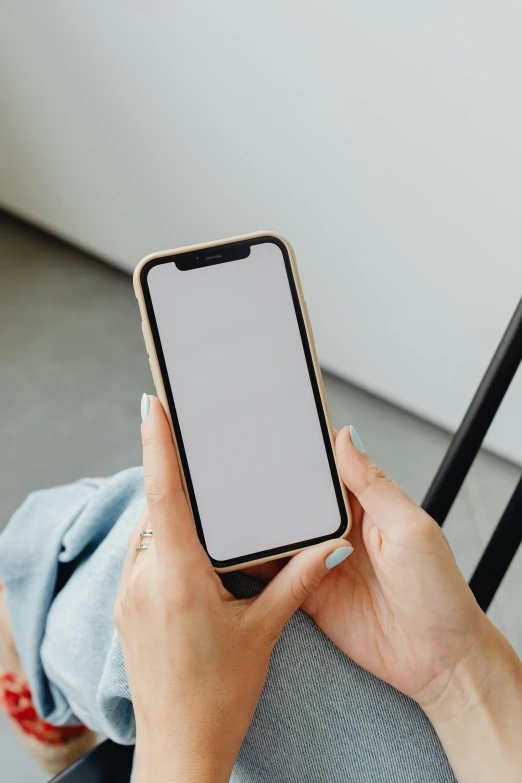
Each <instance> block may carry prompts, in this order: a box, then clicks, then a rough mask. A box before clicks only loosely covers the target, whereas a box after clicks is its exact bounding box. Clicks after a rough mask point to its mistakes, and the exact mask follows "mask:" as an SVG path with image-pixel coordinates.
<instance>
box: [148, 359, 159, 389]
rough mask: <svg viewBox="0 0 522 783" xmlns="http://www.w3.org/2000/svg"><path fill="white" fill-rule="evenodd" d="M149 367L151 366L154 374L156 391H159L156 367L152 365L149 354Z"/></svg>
mask: <svg viewBox="0 0 522 783" xmlns="http://www.w3.org/2000/svg"><path fill="white" fill-rule="evenodd" d="M149 367H150V372H151V374H152V380H153V382H154V387H155V389H156V392H157V391H158V380H157V378H156V373H155V372H154V367H153V366H152V362H151V360H150V356H149Z"/></svg>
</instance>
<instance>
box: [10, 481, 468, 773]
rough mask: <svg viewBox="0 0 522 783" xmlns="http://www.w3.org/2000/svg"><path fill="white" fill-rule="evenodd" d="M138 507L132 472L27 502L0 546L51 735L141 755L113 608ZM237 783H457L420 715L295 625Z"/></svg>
mask: <svg viewBox="0 0 522 783" xmlns="http://www.w3.org/2000/svg"><path fill="white" fill-rule="evenodd" d="M144 505H145V500H144V494H143V476H142V471H141V468H132V469H130V470H126V471H123V472H122V473H119V474H118V475H116V476H114V477H113V478H112V479H110V480H108V481H105V482H102V481H97V480H91V479H86V480H82V481H79V482H77V483H76V484H72V485H70V486H66V487H57V488H55V489H50V490H45V491H42V492H35V493H33V494H32V495H30V496H29V497H28V499H27V500H26V501H25V503H24V504H23V505H22V506H21V508H20V509H19V510H18V511H17V512H16V514H15V515H14V517H13V518H12V519H11V521H10V523H9V525H8V527H7V528H6V530H5V531H4V532H3V533H2V535H1V536H0V547H1V551H2V559H1V562H0V579H1V580H3V582H4V585H5V594H6V599H7V604H8V609H9V613H10V617H11V622H12V625H13V630H14V635H15V639H16V644H17V647H18V650H19V653H20V657H21V660H22V663H23V666H24V668H25V671H26V673H27V676H28V679H29V684H30V687H31V689H32V691H33V695H34V699H35V704H36V707H37V709H38V711H39V713H40V714H41V716H42V717H43V718H45V719H46V720H48V721H50V722H52V723H57V724H63V723H67V722H74V721H77V720H80V721H82V722H84V723H85V724H87V725H88V726H89V727H91V728H92V729H94V730H97V731H100V732H103V733H105V734H107V735H108V736H109V737H111V738H112V739H114V740H115V741H116V742H120V743H132V742H133V740H134V716H133V711H132V704H131V701H130V694H129V688H128V684H127V679H126V676H125V669H124V665H123V660H122V655H121V649H120V645H119V642H118V637H117V634H116V631H115V628H114V624H113V621H112V606H113V604H114V599H115V596H116V592H117V589H118V583H119V578H120V572H121V567H122V563H123V559H124V556H125V550H126V545H127V538H128V536H129V533H130V531H131V529H132V528H133V526H134V524H135V522H136V520H137V518H138V516H139V514H140V513H141V511H142V510H143V508H144ZM6 555H7V557H6ZM224 581H225V584H226V586H227V587H228V588H229V589H230V590H231V591H232V592H233V593H235V594H236V595H237V596H244V597H246V596H249V595H253V594H255V593H256V592H257V591H258V590H259V589H260V585H259V583H258V582H256V581H255V580H253V579H251V578H248V577H246V576H244V575H242V574H228V575H226V577H225V578H224ZM155 685H156V686H157V687H161V683H151V687H154V686H155ZM172 709H173V710H174V709H176V705H175V704H173V705H172ZM232 781H234V783H307V782H308V781H309V782H310V783H315V782H316V781H321V783H322V782H323V781H335V782H336V783H337V782H339V783H341V781H342V782H343V783H345V781H353V782H354V783H376V782H378V783H399V782H400V783H403V782H405V781H407V782H408V783H450V781H451V782H454V781H455V778H454V776H453V774H452V772H451V769H450V767H449V764H448V762H447V759H446V757H445V755H444V752H443V750H442V748H441V746H440V744H439V741H438V739H437V737H436V735H435V733H434V731H433V729H432V728H431V726H430V724H429V723H428V721H427V720H426V718H425V717H424V715H423V713H422V712H421V710H420V709H419V708H418V707H417V705H416V704H415V703H414V702H412V701H411V700H410V699H408V698H407V697H405V696H403V695H402V694H400V693H398V692H397V691H395V690H394V689H393V688H391V687H390V686H388V685H386V684H385V683H383V682H381V681H380V680H378V679H376V678H375V677H373V676H372V675H370V674H368V673H367V672H365V671H364V670H362V669H361V668H360V667H358V666H357V665H356V664H354V663H353V661H351V660H350V659H349V658H347V657H346V656H345V655H343V654H342V653H341V652H340V651H339V650H338V649H337V648H336V647H334V645H332V644H331V642H330V641H329V640H328V639H327V638H326V637H325V636H324V635H323V634H322V633H321V631H320V630H319V629H318V628H317V627H316V625H315V624H314V623H313V621H312V620H311V619H310V618H309V617H308V616H307V615H306V614H304V613H303V612H300V611H299V612H297V613H296V614H295V615H294V616H293V617H292V618H291V619H290V621H289V622H288V623H287V625H286V628H285V630H284V633H283V635H282V637H281V639H280V641H279V642H278V644H277V645H276V648H275V650H274V654H273V658H272V663H271V666H270V672H269V675H268V679H267V683H266V686H265V688H264V691H263V694H262V696H261V700H260V702H259V705H258V708H257V711H256V713H255V716H254V719H253V722H252V725H251V727H250V729H249V731H248V734H247V737H246V739H245V741H244V743H243V746H242V748H241V751H240V753H239V756H238V759H237V762H236V765H235V768H234V773H233V776H232Z"/></svg>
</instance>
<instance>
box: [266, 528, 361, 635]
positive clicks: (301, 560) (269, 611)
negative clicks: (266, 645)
mask: <svg viewBox="0 0 522 783" xmlns="http://www.w3.org/2000/svg"><path fill="white" fill-rule="evenodd" d="M352 552H353V547H352V546H350V544H349V543H348V542H347V541H345V540H344V539H336V540H335V541H332V540H330V541H325V542H324V543H322V544H317V545H316V546H312V547H309V548H307V549H305V550H304V551H303V552H300V553H299V554H298V555H295V557H292V558H291V559H290V560H289V562H288V563H287V565H285V567H284V568H283V569H282V570H281V571H280V572H279V573H278V574H277V576H275V577H274V579H272V581H271V582H270V583H269V584H268V585H267V586H266V587H265V589H264V590H263V592H262V593H261V594H260V595H259V596H258V597H257V598H256V600H255V601H254V603H253V606H252V609H251V611H252V612H253V614H254V615H255V620H254V622H258V623H260V625H261V626H262V627H264V628H266V629H267V630H268V632H269V633H270V635H273V637H274V640H277V639H278V638H279V635H280V633H281V631H282V630H283V626H284V624H285V623H286V621H287V620H288V619H289V618H290V617H291V615H292V614H293V613H294V612H295V611H296V610H297V609H299V607H300V606H301V604H302V603H303V602H304V601H305V599H306V598H308V596H309V595H310V593H312V592H313V591H314V590H315V589H316V588H317V587H318V586H319V584H320V582H321V581H322V580H323V579H324V577H325V576H326V575H327V574H328V573H329V572H330V571H331V570H332V568H334V567H335V566H337V565H339V564H340V563H342V562H343V561H344V560H346V558H347V557H348V556H349V555H351V554H352Z"/></svg>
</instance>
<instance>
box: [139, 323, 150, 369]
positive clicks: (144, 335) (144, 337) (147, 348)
mask: <svg viewBox="0 0 522 783" xmlns="http://www.w3.org/2000/svg"><path fill="white" fill-rule="evenodd" d="M141 333H142V335H143V340H144V342H145V349H146V351H147V356H150V354H149V344H148V342H147V336H146V334H145V329H144V328H143V321H142V322H141ZM149 361H150V359H149Z"/></svg>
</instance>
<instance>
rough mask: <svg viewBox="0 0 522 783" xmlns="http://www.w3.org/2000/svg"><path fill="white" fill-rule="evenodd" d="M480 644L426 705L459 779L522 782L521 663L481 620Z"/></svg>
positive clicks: (495, 632)
mask: <svg viewBox="0 0 522 783" xmlns="http://www.w3.org/2000/svg"><path fill="white" fill-rule="evenodd" d="M484 619H485V620H486V624H485V636H482V638H481V644H480V646H479V647H478V648H477V649H476V650H474V651H473V652H472V654H470V655H469V656H467V657H466V659H464V660H462V661H461V662H460V663H459V665H458V666H456V667H455V669H454V671H453V672H452V675H451V677H450V678H449V680H448V684H447V687H446V689H445V690H444V691H443V692H442V694H441V696H440V698H439V699H438V700H437V701H436V702H435V703H433V704H431V705H429V706H427V707H424V712H425V714H426V716H427V717H428V719H429V720H430V721H431V723H432V725H433V727H434V729H435V731H436V732H437V735H438V737H439V739H440V741H441V744H442V746H443V748H444V750H445V752H446V755H447V756H448V759H449V761H450V764H451V766H452V768H453V771H454V773H455V776H456V778H457V780H459V781H462V782H463V783H464V781H465V783H467V781H473V783H482V781H488V783H490V781H491V780H494V779H501V780H502V781H503V782H504V781H505V783H511V781H513V783H515V781H519V780H521V779H522V749H521V745H520V740H519V736H518V735H519V731H520V726H521V725H522V663H521V662H520V659H519V658H518V656H517V655H516V653H515V651H514V650H513V648H512V647H511V646H510V645H509V643H508V642H507V640H506V639H505V638H504V637H503V636H502V635H501V634H500V632H499V631H497V629H496V628H494V626H493V625H492V624H491V623H490V622H489V620H487V618H485V617H484Z"/></svg>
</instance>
